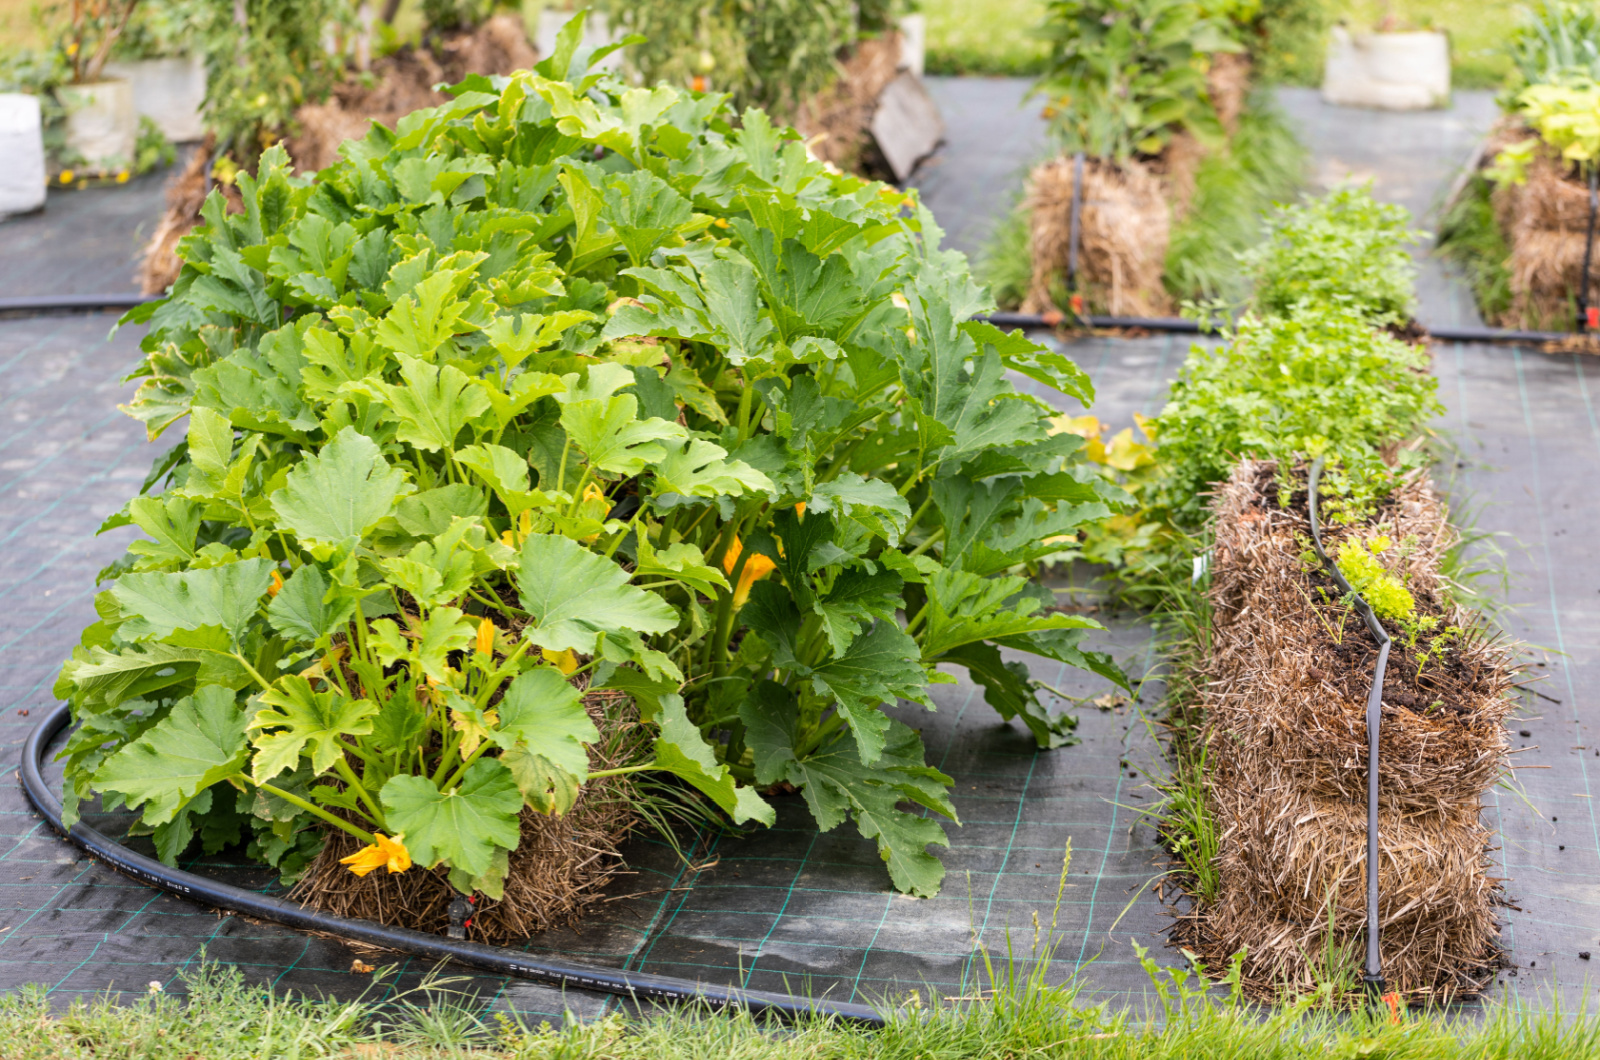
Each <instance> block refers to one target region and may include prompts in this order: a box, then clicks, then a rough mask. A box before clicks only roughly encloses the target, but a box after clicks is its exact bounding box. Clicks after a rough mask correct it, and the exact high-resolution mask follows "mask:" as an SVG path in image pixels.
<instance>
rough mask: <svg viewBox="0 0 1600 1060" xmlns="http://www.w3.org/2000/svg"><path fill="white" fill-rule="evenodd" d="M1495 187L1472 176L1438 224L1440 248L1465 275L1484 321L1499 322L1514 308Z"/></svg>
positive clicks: (1506, 249)
mask: <svg viewBox="0 0 1600 1060" xmlns="http://www.w3.org/2000/svg"><path fill="white" fill-rule="evenodd" d="M1493 191H1494V185H1493V184H1491V183H1490V182H1489V181H1488V179H1486V178H1485V177H1483V176H1482V175H1481V174H1473V176H1472V178H1471V179H1470V180H1468V181H1467V186H1466V187H1465V188H1464V189H1463V190H1462V192H1461V194H1460V196H1458V197H1457V198H1456V201H1455V202H1454V203H1453V204H1452V205H1451V207H1450V209H1449V211H1448V212H1447V213H1446V214H1445V215H1444V218H1443V220H1442V221H1440V223H1439V234H1438V243H1437V245H1438V249H1439V253H1440V254H1441V255H1443V257H1444V258H1445V260H1447V261H1450V262H1453V263H1454V264H1455V265H1456V266H1457V267H1458V268H1460V269H1461V271H1462V272H1464V273H1466V277H1467V283H1468V284H1470V285H1471V287H1472V294H1473V296H1474V297H1475V298H1476V299H1477V301H1478V312H1479V313H1480V314H1481V315H1482V316H1483V319H1484V321H1485V322H1487V323H1490V324H1496V323H1499V322H1500V321H1501V320H1502V319H1503V318H1504V316H1505V314H1506V313H1508V312H1509V311H1510V309H1511V269H1510V268H1509V267H1508V265H1507V262H1508V261H1509V260H1510V258H1511V246H1510V244H1508V243H1507V242H1506V237H1505V233H1503V232H1501V231H1500V225H1499V224H1498V223H1497V222H1496V221H1495V216H1494V205H1493V203H1492V202H1491V199H1490V196H1491V195H1492V194H1493Z"/></svg>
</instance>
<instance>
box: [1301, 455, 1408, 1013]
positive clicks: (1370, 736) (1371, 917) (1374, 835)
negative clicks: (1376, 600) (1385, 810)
mask: <svg viewBox="0 0 1600 1060" xmlns="http://www.w3.org/2000/svg"><path fill="white" fill-rule="evenodd" d="M1322 462H1323V458H1322V457H1320V456H1319V457H1317V459H1316V461H1315V462H1314V463H1312V465H1311V475H1310V482H1309V485H1308V488H1307V493H1308V497H1307V500H1308V504H1309V507H1310V509H1311V544H1312V547H1313V548H1315V549H1316V552H1317V558H1318V559H1320V560H1321V561H1322V565H1323V566H1324V567H1326V568H1327V570H1328V574H1329V576H1330V577H1332V578H1333V581H1334V584H1335V585H1337V586H1338V587H1339V588H1340V589H1341V590H1342V591H1344V592H1345V593H1347V594H1349V596H1350V598H1351V600H1352V602H1353V603H1354V604H1355V608H1356V614H1358V615H1360V616H1361V621H1363V622H1365V623H1366V624H1367V630H1368V631H1369V632H1371V634H1372V636H1373V639H1374V640H1376V641H1377V642H1378V665H1377V666H1375V667H1373V668H1372V688H1371V689H1370V690H1369V691H1368V692H1367V970H1366V973H1365V974H1364V975H1362V977H1361V980H1362V982H1364V983H1366V984H1367V987H1368V989H1370V990H1373V991H1374V992H1377V993H1382V992H1383V961H1382V959H1381V956H1380V954H1379V953H1378V731H1379V727H1380V726H1381V725H1382V723H1383V673H1384V671H1385V670H1386V669H1387V668H1388V666H1389V634H1388V633H1386V632H1385V631H1384V628H1383V623H1381V622H1379V621H1378V616H1377V615H1375V614H1373V613H1372V608H1371V607H1370V606H1369V605H1368V604H1367V602H1366V601H1365V600H1363V599H1362V598H1361V594H1360V593H1358V592H1356V591H1355V590H1354V589H1353V588H1351V587H1350V583H1349V582H1347V581H1345V579H1344V575H1343V574H1341V573H1339V566H1338V564H1336V563H1334V562H1333V560H1331V559H1329V558H1328V554H1327V553H1326V552H1324V551H1323V550H1322V528H1321V526H1320V525H1319V524H1318V521H1317V483H1318V481H1319V480H1320V479H1321V478H1322Z"/></svg>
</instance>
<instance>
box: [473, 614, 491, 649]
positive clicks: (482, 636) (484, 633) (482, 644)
mask: <svg viewBox="0 0 1600 1060" xmlns="http://www.w3.org/2000/svg"><path fill="white" fill-rule="evenodd" d="M494 635H495V628H494V623H493V622H491V621H489V616H488V615H484V616H483V620H482V621H481V622H479V623H478V644H477V647H478V651H479V652H480V653H481V654H483V655H493V654H494Z"/></svg>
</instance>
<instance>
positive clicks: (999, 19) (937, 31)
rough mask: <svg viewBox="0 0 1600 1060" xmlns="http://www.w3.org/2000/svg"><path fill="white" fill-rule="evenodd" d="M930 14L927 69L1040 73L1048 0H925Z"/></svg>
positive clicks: (1020, 74) (924, 7) (932, 71)
mask: <svg viewBox="0 0 1600 1060" xmlns="http://www.w3.org/2000/svg"><path fill="white" fill-rule="evenodd" d="M922 11H923V13H924V14H925V15H927V17H928V73H930V74H1001V75H1006V76H1010V77H1037V76H1038V75H1039V74H1041V73H1043V72H1044V63H1045V55H1046V48H1045V46H1044V44H1043V43H1042V42H1041V41H1040V40H1039V24H1040V23H1041V22H1043V21H1044V0H922Z"/></svg>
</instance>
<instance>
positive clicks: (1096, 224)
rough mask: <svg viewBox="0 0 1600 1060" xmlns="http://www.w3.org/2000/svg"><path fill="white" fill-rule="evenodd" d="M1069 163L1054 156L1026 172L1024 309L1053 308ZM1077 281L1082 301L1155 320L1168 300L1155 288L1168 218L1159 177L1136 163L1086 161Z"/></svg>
mask: <svg viewBox="0 0 1600 1060" xmlns="http://www.w3.org/2000/svg"><path fill="white" fill-rule="evenodd" d="M1072 184H1073V162H1072V159H1071V158H1058V159H1055V160H1053V161H1050V162H1046V163H1044V164H1043V165H1041V166H1039V167H1038V168H1036V169H1035V170H1034V171H1033V174H1032V175H1031V176H1030V177H1029V179H1028V193H1027V199H1026V202H1025V208H1026V209H1027V210H1028V211H1029V215H1030V217H1031V218H1032V220H1031V222H1030V235H1029V248H1030V253H1031V256H1032V259H1033V278H1032V281H1031V283H1030V285H1029V288H1028V296H1027V298H1026V299H1025V300H1024V301H1023V304H1022V308H1023V311H1024V312H1030V313H1042V312H1048V311H1051V310H1055V309H1056V308H1057V307H1056V306H1055V304H1054V302H1053V300H1052V298H1051V294H1050V287H1051V284H1052V282H1053V281H1054V279H1055V277H1056V276H1058V275H1060V274H1063V273H1064V272H1065V271H1066V268H1067V257H1068V249H1069V246H1070V235H1071V211H1072ZM1079 217H1080V228H1079V251H1078V276H1079V286H1080V289H1081V291H1082V293H1083V294H1084V296H1085V298H1086V300H1087V301H1088V302H1089V303H1090V304H1092V305H1096V306H1104V307H1105V308H1106V309H1107V310H1108V311H1109V312H1110V313H1111V314H1112V315H1114V316H1161V315H1164V314H1166V313H1169V312H1170V311H1171V308H1172V301H1171V299H1170V298H1169V297H1168V296H1167V293H1166V291H1165V290H1164V289H1163V288H1162V285H1161V277H1162V273H1163V271H1164V269H1165V265H1166V257H1167V245H1168V243H1169V242H1170V241H1171V238H1172V214H1171V210H1170V209H1169V207H1168V206H1167V200H1166V195H1165V189H1164V187H1163V183H1162V181H1161V179H1160V178H1159V177H1158V176H1157V175H1156V174H1155V173H1153V172H1152V171H1151V169H1150V167H1149V166H1147V165H1145V164H1144V163H1142V162H1139V161H1135V160H1130V161H1128V162H1125V163H1122V164H1120V165H1118V164H1113V163H1111V162H1108V161H1105V160H1104V159H1097V158H1091V159H1086V160H1085V162H1084V166H1083V197H1082V209H1081V212H1080V215H1079Z"/></svg>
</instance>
